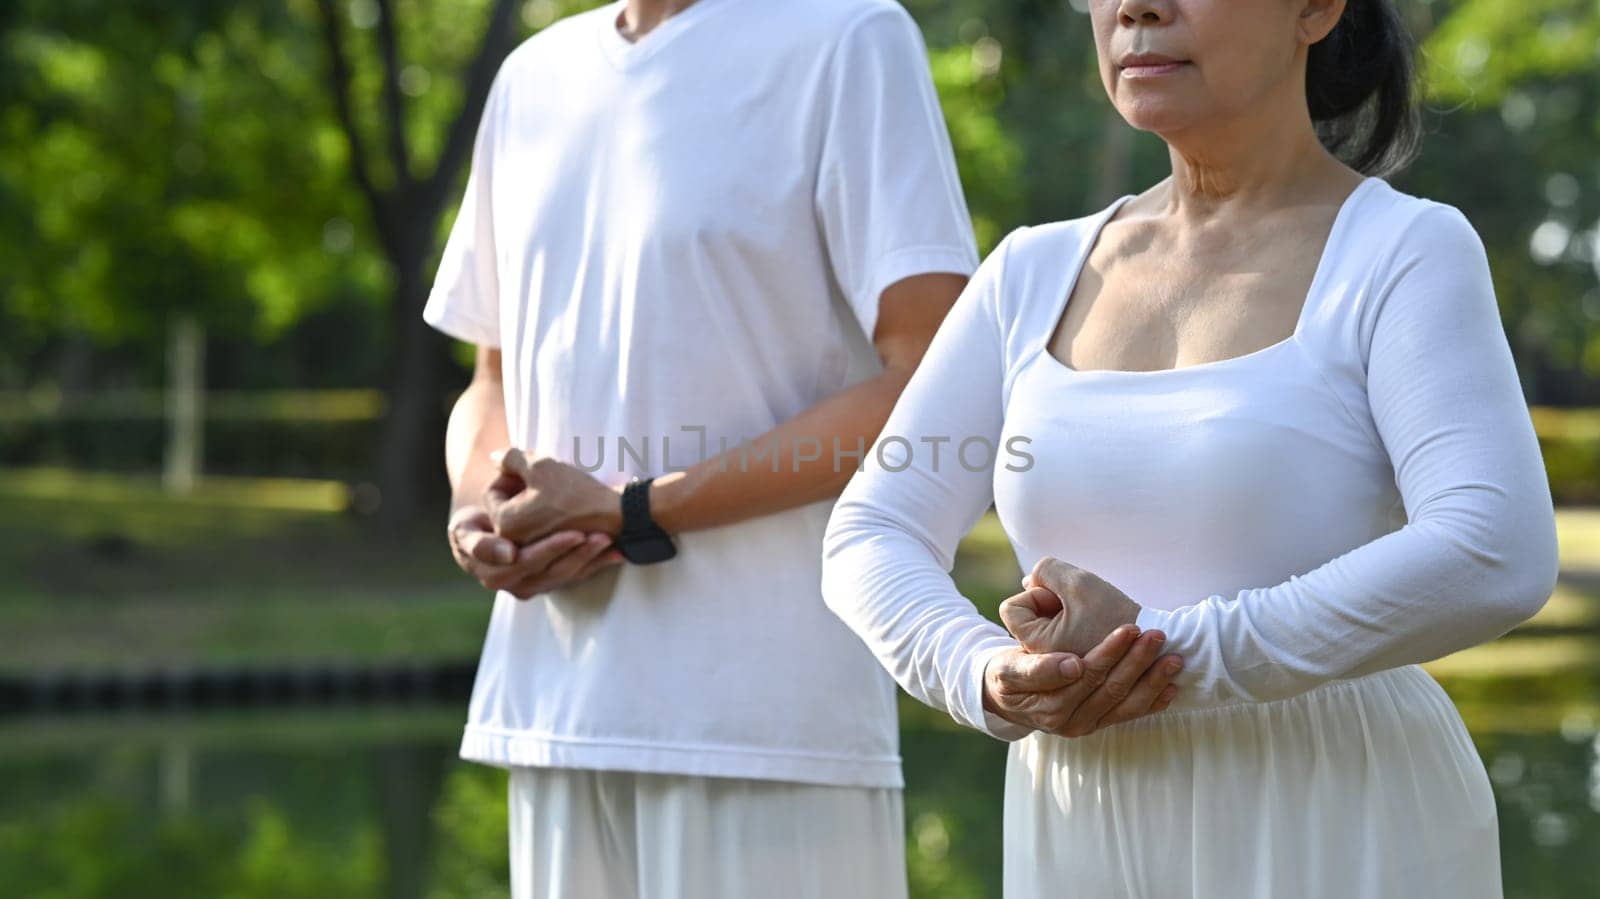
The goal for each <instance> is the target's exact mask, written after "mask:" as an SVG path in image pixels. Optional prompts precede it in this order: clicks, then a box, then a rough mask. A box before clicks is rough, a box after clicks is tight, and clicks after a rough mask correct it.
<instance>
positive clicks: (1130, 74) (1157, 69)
mask: <svg viewBox="0 0 1600 899" xmlns="http://www.w3.org/2000/svg"><path fill="white" fill-rule="evenodd" d="M1186 65H1188V63H1186V62H1152V63H1141V64H1138V65H1126V66H1123V67H1122V77H1124V78H1158V77H1160V76H1162V75H1170V74H1172V73H1173V72H1176V71H1178V70H1179V69H1181V68H1183V67H1184V66H1186Z"/></svg>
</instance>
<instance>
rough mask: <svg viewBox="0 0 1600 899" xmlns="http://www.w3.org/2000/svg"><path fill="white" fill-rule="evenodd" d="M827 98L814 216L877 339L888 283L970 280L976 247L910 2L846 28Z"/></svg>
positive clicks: (844, 287) (853, 303) (879, 9)
mask: <svg viewBox="0 0 1600 899" xmlns="http://www.w3.org/2000/svg"><path fill="white" fill-rule="evenodd" d="M823 93H824V97H823V101H822V102H823V106H824V113H823V116H822V123H823V124H822V129H823V132H822V138H821V142H820V143H821V155H820V160H819V164H818V172H817V188H816V212H817V217H818V220H819V223H820V226H821V231H822V235H823V239H824V241H825V242H826V245H827V251H828V257H829V260H830V261H831V263H832V267H833V272H834V277H835V279H836V280H837V282H838V285H839V288H840V290H841V291H842V292H843V293H844V296H845V299H846V300H847V301H848V302H849V304H850V307H851V309H852V310H853V311H854V313H855V315H856V319H857V321H858V322H859V323H860V325H861V327H862V330H863V331H864V332H865V333H866V335H867V336H868V337H871V336H872V333H873V329H874V328H875V327H876V326H877V318H878V299H879V296H880V295H881V294H882V293H883V290H884V288H886V287H888V286H889V285H891V284H893V283H894V282H896V281H899V280H901V279H902V278H907V277H910V276H912V275H917V274H923V273H928V272H952V273H955V274H961V275H970V274H971V273H972V272H973V270H974V269H976V268H977V265H978V251H977V242H976V240H975V239H974V237H973V233H972V221H971V218H970V216H969V215H968V212H967V205H966V200H965V199H964V198H963V196H962V193H961V180H960V177H959V176H958V174H957V172H956V162H955V152H954V150H953V149H952V147H951V143H950V134H949V131H948V129H947V128H946V127H945V122H944V116H943V113H942V112H941V111H940V107H939V97H938V94H937V92H936V91H935V90H934V86H933V76H932V73H931V72H930V71H929V69H928V53H927V48H926V46H925V45H924V44H923V41H922V35H921V32H919V31H918V30H917V25H916V22H914V21H913V20H912V18H911V16H910V14H909V13H907V12H906V11H905V9H904V8H902V7H901V6H900V5H899V4H895V3H884V4H881V5H874V6H873V7H872V8H871V9H870V10H869V11H868V12H867V13H865V14H863V15H861V16H860V17H858V18H857V19H855V20H854V21H853V22H852V23H851V24H850V25H849V26H848V27H847V28H846V30H845V32H844V34H843V35H842V37H841V39H840V43H839V44H838V45H837V46H836V47H835V48H834V52H833V56H832V58H831V59H830V61H829V67H828V71H827V76H826V78H825V80H824V87H823Z"/></svg>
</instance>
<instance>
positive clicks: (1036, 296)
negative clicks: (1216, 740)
mask: <svg viewBox="0 0 1600 899" xmlns="http://www.w3.org/2000/svg"><path fill="white" fill-rule="evenodd" d="M1128 199H1129V198H1128V197H1123V198H1121V199H1119V200H1118V201H1117V202H1116V203H1114V204H1113V205H1112V206H1111V207H1108V208H1107V209H1105V210H1104V211H1102V212H1100V213H1098V214H1095V215H1092V216H1087V217H1084V218H1079V219H1074V220H1070V221H1064V222H1056V223H1051V224H1046V225H1040V226H1035V227H1029V228H1021V229H1018V230H1017V231H1014V232H1012V233H1011V234H1009V235H1008V236H1007V237H1006V238H1005V239H1004V240H1003V241H1002V242H1001V244H1000V245H999V246H998V247H997V248H996V249H995V250H994V252H993V253H992V254H991V255H990V256H989V257H988V258H987V259H986V260H985V261H984V262H983V264H982V266H981V267H980V268H979V270H978V272H977V273H976V274H975V275H974V277H973V279H972V281H971V282H970V283H969V285H968V287H967V289H966V290H965V292H964V293H963V294H962V296H961V298H960V299H959V300H958V301H957V303H956V304H955V306H954V308H953V309H952V310H951V312H950V315H949V316H948V318H947V319H946V321H945V323H944V324H943V325H942V326H941V328H940V330H939V332H938V334H937V335H936V337H935V339H934V341H933V343H932V345H931V346H930V347H929V350H928V353H927V355H926V357H925V358H924V361H923V363H922V365H921V367H920V368H918V370H917V372H916V373H915V375H914V376H913V377H912V378H911V380H910V382H909V384H908V385H907V387H906V389H905V392H904V393H903V395H902V396H901V398H900V401H899V402H898V403H897V404H896V406H895V408H894V411H893V413H892V414H891V415H890V417H889V420H888V422H887V424H886V425H885V428H884V431H883V434H882V436H881V437H880V438H879V441H878V443H877V445H876V452H875V453H872V454H869V456H868V458H867V460H866V462H865V465H864V467H863V469H862V470H861V471H859V472H858V473H857V474H856V475H855V476H854V477H853V478H852V479H851V481H850V483H849V485H848V486H847V487H846V489H845V491H844V493H843V495H842V496H841V497H840V498H839V500H838V502H837V503H836V505H835V507H834V511H833V514H832V517H831V519H830V520H829V523H828V528H827V531H826V535H825V538H824V543H823V557H824V558H823V594H824V597H825V598H826V601H827V603H828V606H829V607H830V608H831V609H832V610H833V611H834V612H835V613H836V614H837V615H838V616H839V617H840V618H842V619H843V620H844V621H845V622H846V623H847V624H849V625H850V627H851V628H852V629H854V630H855V632H856V633H857V634H859V635H860V636H861V637H862V639H863V640H865V641H866V643H867V645H868V646H869V647H870V648H871V649H872V651H873V652H874V654H876V656H877V658H878V659H879V661H880V662H881V663H882V664H883V665H884V666H885V667H886V668H887V669H888V670H889V671H890V673H891V674H892V675H893V676H894V678H895V680H896V681H898V682H899V684H900V685H901V686H902V687H903V688H905V690H906V691H907V692H909V693H910V694H911V695H912V696H914V697H915V698H917V699H919V700H921V701H923V702H925V703H928V704H930V705H933V706H935V707H937V708H940V709H943V710H946V711H948V712H949V713H950V714H951V715H952V716H953V717H954V718H956V719H957V720H958V721H960V722H962V723H964V724H967V725H969V726H972V727H977V728H979V729H982V730H984V731H986V732H988V733H990V734H992V735H995V736H998V737H1002V738H1005V739H1016V738H1019V737H1021V736H1024V735H1025V734H1026V733H1027V730H1026V729H1025V728H1019V727H1017V726H1015V725H1011V724H1009V723H1006V722H1003V721H1001V720H1000V719H998V718H996V717H994V716H993V715H989V714H987V713H985V712H984V710H983V701H982V697H983V694H982V676H983V670H984V666H985V664H986V663H987V662H988V661H989V659H990V658H991V657H992V656H993V655H994V654H995V653H997V652H999V651H1001V650H1003V649H1006V648H1010V647H1014V646H1015V645H1016V644H1015V642H1014V641H1013V640H1012V639H1011V638H1010V636H1009V635H1008V634H1006V632H1005V631H1004V629H1003V628H1001V627H1000V626H999V625H996V624H994V623H993V622H991V621H989V620H988V619H986V618H984V617H983V616H982V615H980V614H979V613H978V611H977V610H976V608H975V607H974V606H973V604H972V603H971V602H970V601H969V600H968V599H966V598H965V597H964V596H963V595H962V594H961V593H960V592H959V591H958V590H957V589H956V586H955V584H954V583H953V581H952V580H951V578H950V575H949V572H950V570H951V568H952V564H953V556H954V552H955V549H956V545H957V543H958V542H959V540H960V539H961V538H962V537H963V536H964V535H965V534H966V533H967V531H968V530H970V528H971V527H972V525H973V524H974V523H975V522H976V521H977V520H978V518H979V517H980V516H981V515H983V513H984V512H985V511H986V510H987V508H988V507H989V505H990V503H991V502H993V504H994V506H995V509H996V511H997V513H998V515H999V517H1000V521H1001V523H1002V525H1003V526H1004V528H1005V531H1006V533H1007V535H1008V537H1009V539H1010V541H1011V543H1012V547H1013V549H1014V550H1015V552H1016V556H1017V561H1018V564H1019V565H1020V567H1021V568H1022V570H1024V571H1026V570H1029V569H1031V568H1032V567H1033V565H1034V563H1035V562H1037V561H1038V560H1039V559H1040V558H1042V557H1043V556H1046V555H1050V556H1055V557H1057V558H1060V559H1064V560H1066V561H1068V562H1070V563H1072V564H1074V565H1077V566H1080V567H1082V568H1086V569H1088V570H1089V571H1092V572H1094V573H1095V574H1097V575H1099V576H1100V577H1102V578H1104V579H1106V580H1107V581H1109V582H1110V583H1112V584H1114V585H1116V586H1117V587H1119V588H1121V589H1122V590H1123V591H1124V592H1126V593H1127V594H1128V595H1129V596H1131V597H1132V598H1133V599H1134V600H1135V601H1137V602H1138V603H1140V604H1141V605H1142V606H1143V611H1142V612H1141V614H1140V615H1139V618H1138V624H1139V626H1140V627H1142V628H1145V629H1153V628H1159V629H1160V630H1162V631H1164V632H1165V633H1166V635H1167V643H1166V646H1165V647H1164V651H1167V652H1175V653H1178V654H1181V655H1182V656H1183V657H1184V659H1185V667H1184V669H1183V671H1182V673H1181V674H1180V675H1179V676H1178V677H1177V679H1176V681H1175V682H1176V683H1177V684H1178V685H1179V687H1180V689H1179V692H1178V697H1177V699H1176V701H1175V702H1174V703H1173V708H1174V709H1177V708H1185V707H1188V708H1195V707H1205V706H1217V705H1224V704H1230V703H1235V702H1251V701H1269V700H1273V699H1278V698H1283V697H1287V696H1291V695H1294V694H1297V693H1300V692H1303V691H1305V690H1308V689H1310V688H1312V687H1315V686H1317V685H1319V684H1322V683H1324V682H1327V681H1329V680H1333V679H1339V678H1351V677H1356V676H1360V675H1363V674H1367V673H1371V672H1375V671H1379V670H1383V669H1387V668H1393V667H1398V666H1402V665H1407V664H1413V663H1418V662H1423V661H1428V660H1431V659H1435V658H1438V657H1440V656H1442V655H1445V654H1448V653H1450V652H1453V651H1455V650H1458V649H1462V648H1464V647H1467V646H1471V645H1474V644H1477V643H1480V642H1483V641H1486V640H1489V639H1492V638H1494V637H1497V636H1499V635H1501V634H1503V633H1505V632H1506V631H1507V630H1509V629H1510V628H1512V627H1513V626H1515V625H1516V624H1518V623H1520V622H1522V621H1524V620H1525V619H1527V618H1529V617H1530V616H1532V615H1533V614H1534V613H1535V612H1536V611H1538V609H1539V608H1540V607H1542V606H1543V604H1544V602H1545V601H1546V599H1548V597H1549V595H1550V593H1551V591H1552V590H1553V588H1554V582H1555V577H1556V570H1557V558H1556V556H1557V547H1556V531H1555V516H1554V510H1553V507H1552V502H1551V496H1550V489H1549V483H1548V481H1547V478H1546V473H1545V468H1544V463H1543V460H1542V458H1541V456H1540V453H1539V447H1538V442H1537V440H1536V438H1535V435H1534V431H1533V426H1532V422H1531V420H1530V417H1529V414H1528V408H1527V404H1526V402H1525V400H1524V398H1523V396H1522V392H1521V388H1520V385H1519V382H1518V378H1517V373H1516V369H1515V366H1514V364H1513V361H1512V357H1511V352H1510V347H1509V345H1508V343H1507V339H1506V335H1505V330H1504V328H1503V326H1502V324H1501V322H1500V317H1499V310H1498V307H1497V305H1496V301H1495V296H1494V288H1493V285H1492V283H1491V280H1490V273H1489V267H1488V262H1487V258H1486V255H1485V253H1484V249H1483V244H1482V242H1481V240H1480V239H1479V238H1478V235H1477V233H1476V232H1475V231H1474V230H1473V228H1472V226H1471V225H1470V224H1469V223H1468V222H1467V220H1466V219H1465V218H1464V217H1463V216H1462V215H1461V213H1460V212H1459V211H1458V210H1456V209H1455V208H1454V207H1452V206H1448V205H1445V204H1441V203H1437V202H1433V201H1429V200H1424V199H1421V198H1418V197H1414V196H1411V195H1409V194H1406V193H1403V192H1401V191H1398V190H1396V189H1394V188H1393V187H1391V186H1390V185H1389V184H1388V183H1387V182H1385V181H1383V180H1381V179H1377V178H1369V179H1367V180H1366V181H1364V182H1363V183H1362V184H1361V185H1360V186H1359V187H1358V188H1357V189H1356V190H1355V192H1354V193H1352V194H1351V195H1350V197H1349V199H1347V200H1346V201H1345V203H1344V205H1343V207H1342V208H1341V209H1340V211H1339V213H1338V216H1337V218H1336V220H1335V223H1334V226H1333V229H1332V232H1331V233H1330V235H1329V238H1328V242H1327V245H1326V247H1325V249H1324V251H1323V256H1322V258H1321V260H1320V262H1319V265H1318V268H1317V271H1316V274H1315V276H1314V278H1313V281H1312V284H1311V288H1310V290H1309V293H1308V295H1307V297H1306V300H1305V303H1304V306H1303V308H1302V311H1301V313H1300V318H1299V321H1298V322H1297V324H1296V327H1295V330H1294V333H1293V334H1292V336H1290V337H1288V338H1286V339H1285V340H1283V341H1280V342H1278V343H1276V344H1273V345H1271V346H1269V347H1266V348H1264V349H1261V350H1257V351H1255V352H1252V353H1248V354H1246V355H1243V356H1238V357H1234V358H1230V359H1223V360H1218V361H1215V362H1209V363H1204V364H1200V365H1191V366H1186V367H1181V368H1177V369H1166V370H1157V371H1142V372H1141V371H1121V370H1086V371H1079V370H1076V369H1072V368H1069V367H1067V366H1066V365H1064V364H1062V363H1061V362H1060V361H1059V360H1057V359H1055V357H1054V356H1052V355H1051V354H1050V353H1049V352H1048V350H1047V349H1046V346H1047V343H1048V341H1049V337H1050V335H1051V333H1052V331H1053V330H1054V328H1055V325H1056V323H1057V321H1059V319H1060V317H1061V315H1062V312H1063V309H1064V306H1065V303H1066V302H1067V298H1068V297H1069V296H1070V295H1071V292H1072V286H1073V284H1074V283H1075V281H1076V279H1077V276H1078V272H1079V270H1080V269H1081V268H1082V266H1083V263H1084V261H1085V259H1086V258H1087V255H1088V252H1089V250H1090V248H1091V247H1092V245H1093V243H1094V240H1095V238H1096V236H1097V235H1098V233H1099V231H1100V229H1101V227H1102V226H1103V225H1104V223H1105V222H1106V221H1107V220H1109V219H1110V218H1111V217H1112V215H1113V214H1114V213H1115V211H1116V209H1117V208H1118V207H1120V206H1121V204H1122V203H1123V202H1125V201H1126V200H1128Z"/></svg>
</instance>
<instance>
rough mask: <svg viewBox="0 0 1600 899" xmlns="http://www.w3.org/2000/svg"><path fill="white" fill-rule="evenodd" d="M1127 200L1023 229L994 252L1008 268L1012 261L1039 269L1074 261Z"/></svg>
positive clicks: (1023, 226) (1011, 235)
mask: <svg viewBox="0 0 1600 899" xmlns="http://www.w3.org/2000/svg"><path fill="white" fill-rule="evenodd" d="M1128 199H1129V197H1119V198H1118V199H1117V200H1115V201H1114V202H1112V203H1111V204H1110V205H1109V206H1106V207H1105V208H1103V209H1099V210H1096V211H1095V212H1091V213H1088V214H1087V215H1081V216H1078V217H1077V218H1070V219H1061V220H1059V221H1049V222H1040V223H1038V224H1033V225H1022V226H1020V227H1018V228H1016V229H1014V230H1012V231H1011V233H1009V234H1007V235H1006V236H1005V237H1004V238H1002V239H1001V241H1000V244H999V245H998V246H997V247H996V248H995V252H996V253H1003V254H1004V255H1005V257H1006V262H1007V264H1008V265H1009V264H1011V263H1012V262H1013V261H1015V262H1016V263H1019V264H1021V265H1036V264H1039V263H1042V262H1059V261H1060V260H1062V259H1063V258H1067V259H1071V258H1072V257H1074V256H1075V255H1076V252H1075V251H1078V250H1081V249H1083V246H1084V244H1085V243H1087V242H1089V241H1092V240H1093V239H1094V236H1095V234H1096V233H1097V232H1098V231H1099V228H1100V225H1101V224H1102V223H1103V222H1104V221H1105V220H1106V219H1108V218H1110V217H1111V215H1112V214H1113V213H1115V212H1116V210H1117V207H1119V206H1121V205H1122V204H1123V202H1125V201H1126V200H1128Z"/></svg>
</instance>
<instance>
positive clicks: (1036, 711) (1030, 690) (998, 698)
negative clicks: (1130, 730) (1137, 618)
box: [983, 625, 1183, 737]
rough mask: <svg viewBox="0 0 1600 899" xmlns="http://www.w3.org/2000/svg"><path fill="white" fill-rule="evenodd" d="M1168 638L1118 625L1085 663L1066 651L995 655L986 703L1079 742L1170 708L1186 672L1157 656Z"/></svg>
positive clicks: (1177, 661) (1176, 661) (1175, 661)
mask: <svg viewBox="0 0 1600 899" xmlns="http://www.w3.org/2000/svg"><path fill="white" fill-rule="evenodd" d="M1165 639H1166V635H1165V634H1163V633H1161V632H1160V631H1146V632H1144V633H1143V634H1141V633H1139V629H1138V628H1137V627H1134V626H1133V625H1126V626H1123V627H1119V628H1117V629H1116V630H1114V631H1112V632H1111V634H1110V635H1109V636H1107V637H1106V638H1105V639H1104V640H1102V641H1101V642H1100V644H1099V645H1098V646H1096V647H1095V648H1093V649H1091V650H1090V651H1089V652H1088V653H1087V654H1086V655H1084V656H1083V658H1081V659H1080V658H1078V657H1077V656H1075V655H1072V654H1071V653H1061V652H1052V653H1030V652H1028V651H1027V650H1025V649H1023V648H1022V647H1020V646H1019V647H1017V648H1016V649H1014V650H1007V651H1006V652H1002V653H999V654H998V655H996V656H995V657H994V658H992V659H990V660H989V664H988V665H987V666H986V667H985V669H984V673H983V706H984V708H985V709H987V710H988V711H990V712H993V713H994V714H996V715H998V716H1000V717H1001V718H1004V719H1005V720H1007V721H1010V722H1012V723H1013V724H1020V725H1022V726H1024V727H1032V728H1034V729H1036V730H1042V731H1046V732H1047V733H1052V734H1055V735H1057V736H1061V737H1082V736H1086V735H1088V734H1091V733H1094V732H1095V731H1096V730H1099V729H1100V728H1102V727H1105V726H1106V725H1108V724H1117V723H1120V722H1123V721H1132V720H1133V719H1135V718H1141V717H1143V716H1145V715H1150V714H1154V713H1155V712H1159V711H1161V710H1163V709H1165V708H1166V707H1167V706H1168V705H1169V704H1171V702H1172V699H1173V697H1174V696H1176V695H1177V691H1178V688H1177V687H1176V686H1174V685H1172V684H1171V680H1172V677H1173V675H1175V674H1177V673H1178V672H1179V671H1180V670H1182V668H1183V659H1182V657H1180V656H1177V655H1166V656H1162V655H1160V653H1161V644H1162V642H1163V641H1164V640H1165Z"/></svg>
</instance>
